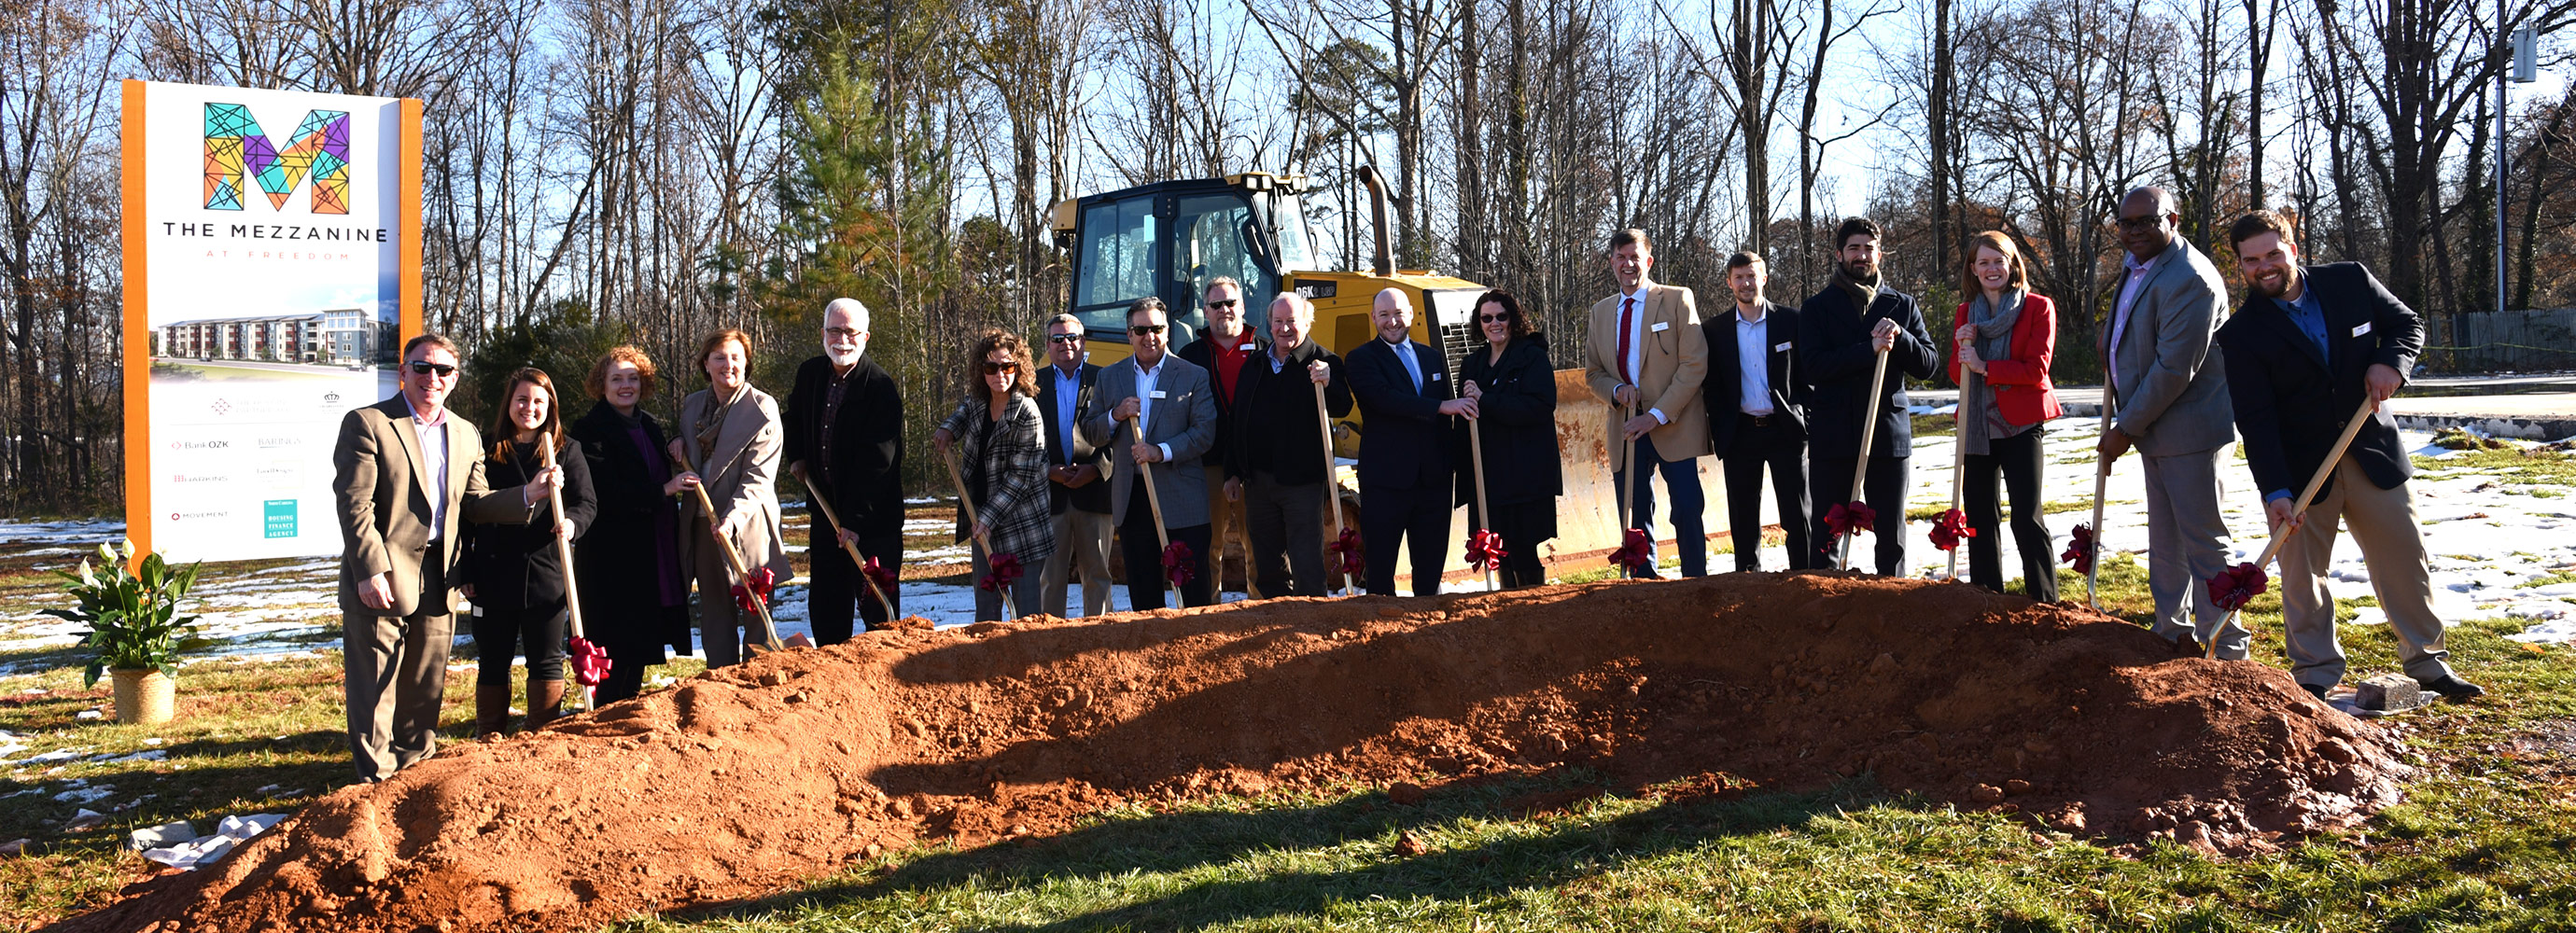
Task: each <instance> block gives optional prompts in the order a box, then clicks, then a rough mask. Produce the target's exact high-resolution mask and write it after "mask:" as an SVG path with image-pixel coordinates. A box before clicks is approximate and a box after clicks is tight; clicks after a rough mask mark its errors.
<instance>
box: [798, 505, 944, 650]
mask: <svg viewBox="0 0 2576 933" xmlns="http://www.w3.org/2000/svg"><path fill="white" fill-rule="evenodd" d="M805 495H806V497H807V498H810V499H812V500H814V507H815V508H818V509H821V510H823V520H824V521H827V522H831V523H832V529H833V530H834V531H835V532H838V531H839V530H840V529H842V528H845V527H848V526H845V525H843V524H841V516H839V515H837V514H834V513H833V511H832V503H831V502H830V501H829V500H826V499H824V498H823V489H822V487H820V486H817V485H815V484H814V483H813V482H811V481H808V482H807V483H806V484H805ZM968 521H969V522H970V523H971V522H972V521H973V519H968ZM832 538H833V540H835V541H839V540H840V535H839V534H834V535H833V536H832ZM840 543H841V550H842V551H843V552H846V553H848V554H849V555H850V563H851V564H852V565H853V566H856V567H858V568H859V579H860V580H862V581H865V582H866V583H867V585H868V592H869V593H871V594H874V595H875V596H876V598H877V604H878V605H881V606H884V607H885V611H886V621H888V622H892V621H894V600H892V599H888V598H886V592H885V590H884V589H881V588H879V587H878V586H877V580H876V578H875V577H873V576H870V575H869V574H868V573H867V566H868V559H867V558H865V557H861V556H859V546H858V545H855V544H851V543H850V542H847V541H841V542H840Z"/></svg>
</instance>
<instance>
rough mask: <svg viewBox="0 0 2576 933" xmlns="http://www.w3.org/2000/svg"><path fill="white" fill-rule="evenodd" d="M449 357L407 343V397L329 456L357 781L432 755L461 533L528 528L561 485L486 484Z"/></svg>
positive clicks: (423, 340)
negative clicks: (453, 404)
mask: <svg viewBox="0 0 2576 933" xmlns="http://www.w3.org/2000/svg"><path fill="white" fill-rule="evenodd" d="M456 360H457V357H456V345H455V344H454V343H450V342H449V341H448V339H447V338H445V337H441V336H438V335H436V334H423V335H421V336H418V337H414V338H412V339H411V342H410V343H407V344H405V345H403V365H402V369H401V379H402V392H401V393H400V394H398V395H395V396H394V397H392V398H389V399H386V400H384V401H382V402H378V403H376V404H373V405H369V406H367V407H365V408H361V409H358V410H356V411H352V412H350V413H349V416H348V417H347V418H344V419H342V420H341V422H340V440H339V443H338V444H337V445H336V446H335V447H333V449H332V452H331V462H332V465H333V467H334V468H335V472H334V474H333V476H332V479H331V492H332V494H333V495H334V496H335V497H336V498H337V500H338V503H339V513H340V540H341V545H342V547H343V551H342V553H341V556H340V614H341V615H340V624H341V629H340V644H341V649H342V651H343V652H344V654H345V657H344V659H343V668H344V670H345V671H346V672H347V677H348V690H349V751H350V753H351V754H352V755H353V756H354V758H355V759H356V762H357V767H358V779H359V780H361V781H381V780H385V779H387V778H390V777H392V776H393V775H394V772H396V771H399V770H401V769H403V768H407V767H410V766H411V765H412V764H413V763H414V762H418V761H420V760H421V759H424V758H428V757H429V756H430V753H431V752H433V751H435V750H436V745H435V743H436V739H437V734H438V708H439V699H440V697H441V695H442V694H444V693H446V691H447V651H448V647H449V646H450V645H452V644H454V643H455V641H456V624H455V616H454V613H455V611H456V586H457V583H458V582H459V581H457V580H456V575H455V573H454V572H453V571H454V570H455V568H456V565H457V562H458V558H459V557H460V556H461V549H460V548H458V547H457V546H456V543H457V533H458V531H459V528H458V523H459V522H460V521H474V522H481V523H486V524H495V523H497V524H526V523H527V521H528V520H529V519H530V518H532V517H534V516H535V514H536V508H535V507H536V506H538V505H542V504H544V502H545V501H546V497H547V496H549V495H552V494H553V492H554V490H555V487H557V486H560V485H562V484H563V473H562V468H561V467H548V468H546V469H545V470H543V471H541V472H539V473H538V474H537V477H536V480H535V481H534V482H531V483H529V484H528V485H526V486H521V487H517V488H513V489H503V490H497V491H495V490H492V489H489V488H487V487H485V486H484V484H483V436H482V434H481V433H480V432H477V431H475V430H474V426H473V425H472V424H468V423H467V422H466V420H465V419H464V418H460V417H453V416H452V414H451V413H450V412H449V411H448V410H447V395H448V393H449V392H452V391H454V390H455V388H456ZM486 663H489V662H488V661H487V662H486ZM505 663H506V662H505Z"/></svg>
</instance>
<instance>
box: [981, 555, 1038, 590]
mask: <svg viewBox="0 0 2576 933" xmlns="http://www.w3.org/2000/svg"><path fill="white" fill-rule="evenodd" d="M985 564H986V565H987V566H990V567H991V568H993V572H991V573H987V574H985V575H984V578H983V579H981V580H977V581H975V588H976V589H982V590H991V591H993V592H996V593H999V592H1001V591H1003V590H1007V589H1010V588H1011V584H1013V583H1018V582H1020V575H1021V574H1024V573H1027V572H1028V569H1027V568H1025V567H1022V566H1021V565H1020V557H1019V555H1017V554H995V555H993V556H992V557H991V558H988V559H986V560H985Z"/></svg>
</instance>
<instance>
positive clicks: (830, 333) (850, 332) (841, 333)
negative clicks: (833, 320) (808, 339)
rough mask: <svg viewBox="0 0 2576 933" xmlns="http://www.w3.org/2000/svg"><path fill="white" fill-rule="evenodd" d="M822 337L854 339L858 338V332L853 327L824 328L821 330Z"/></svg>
mask: <svg viewBox="0 0 2576 933" xmlns="http://www.w3.org/2000/svg"><path fill="white" fill-rule="evenodd" d="M823 336H826V337H838V338H842V339H854V338H856V337H858V336H859V330H858V328H855V327H826V328H823Z"/></svg>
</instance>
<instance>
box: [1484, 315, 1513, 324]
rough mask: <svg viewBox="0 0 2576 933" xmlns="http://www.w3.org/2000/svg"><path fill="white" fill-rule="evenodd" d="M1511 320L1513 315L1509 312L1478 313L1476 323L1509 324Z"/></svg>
mask: <svg viewBox="0 0 2576 933" xmlns="http://www.w3.org/2000/svg"><path fill="white" fill-rule="evenodd" d="M1511 322H1512V316H1511V315H1510V314H1508V313H1505V314H1479V315H1476V323H1479V324H1509V323H1511Z"/></svg>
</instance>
